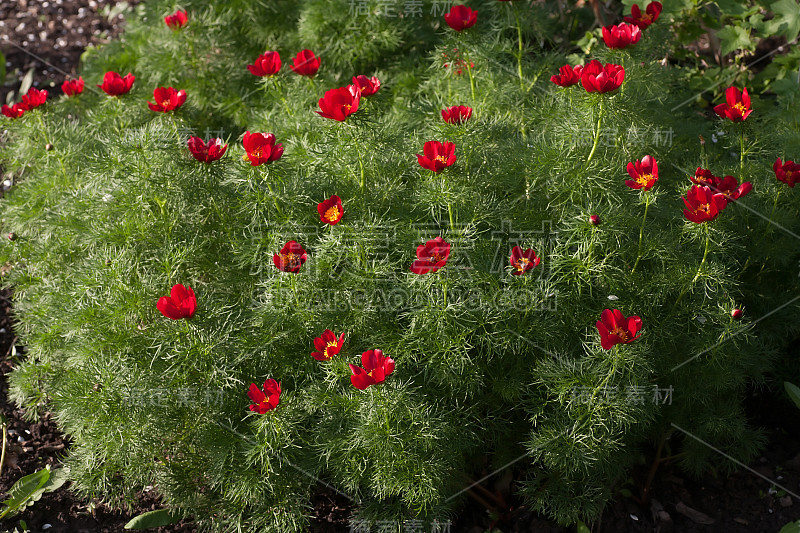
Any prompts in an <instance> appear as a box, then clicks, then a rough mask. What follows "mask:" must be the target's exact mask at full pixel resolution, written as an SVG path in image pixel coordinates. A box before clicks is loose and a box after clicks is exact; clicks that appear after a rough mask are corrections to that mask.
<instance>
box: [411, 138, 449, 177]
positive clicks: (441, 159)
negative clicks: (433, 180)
mask: <svg viewBox="0 0 800 533" xmlns="http://www.w3.org/2000/svg"><path fill="white" fill-rule="evenodd" d="M422 153H423V154H425V155H420V154H417V161H418V162H419V165H420V166H421V167H422V168H427V169H428V170H432V171H433V172H441V171H442V170H444V169H445V168H447V167H449V166H450V165H452V164H453V163H455V162H456V145H455V144H453V143H451V142H446V143H444V144H442V143H440V142H439V141H428V142H426V143H425V145H424V146H423V147H422Z"/></svg>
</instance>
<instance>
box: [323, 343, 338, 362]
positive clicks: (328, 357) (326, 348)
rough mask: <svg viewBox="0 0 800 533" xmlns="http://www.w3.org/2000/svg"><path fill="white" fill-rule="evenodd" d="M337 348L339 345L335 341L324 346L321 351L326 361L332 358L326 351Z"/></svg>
mask: <svg viewBox="0 0 800 533" xmlns="http://www.w3.org/2000/svg"><path fill="white" fill-rule="evenodd" d="M338 346H339V343H338V342H336V341H331V342H329V343H328V344H327V345H325V349H324V350H323V353H324V354H325V357H326V358H327V359H330V358H331V357H333V354H330V355H329V354H328V349H330V348H336V347H338Z"/></svg>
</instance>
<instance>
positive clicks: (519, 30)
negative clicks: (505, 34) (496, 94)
mask: <svg viewBox="0 0 800 533" xmlns="http://www.w3.org/2000/svg"><path fill="white" fill-rule="evenodd" d="M511 10H512V11H513V12H514V20H515V21H516V23H517V44H518V48H517V74H519V85H520V88H521V89H522V90H523V91H524V90H525V80H523V78H522V25H521V24H520V22H519V13H517V6H516V4H513V3H512V4H511Z"/></svg>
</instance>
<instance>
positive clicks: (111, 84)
mask: <svg viewBox="0 0 800 533" xmlns="http://www.w3.org/2000/svg"><path fill="white" fill-rule="evenodd" d="M135 79H136V76H134V75H133V74H131V73H130V72H128V73H127V74H126V75H125V77H122V76H120V75H119V74H117V73H116V72H113V71H111V72H106V74H105V76H103V83H101V84H100V85H98V87H100V89H102V91H103V92H104V93H106V94H107V95H109V96H121V95H123V94H128V92H129V91H130V90H131V87H133V82H134V80H135Z"/></svg>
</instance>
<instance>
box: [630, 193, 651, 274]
mask: <svg viewBox="0 0 800 533" xmlns="http://www.w3.org/2000/svg"><path fill="white" fill-rule="evenodd" d="M649 207H650V193H649V191H645V193H644V216H643V217H642V226H641V227H640V228H639V248H638V252H637V253H636V262H635V263H634V264H633V269H632V270H631V274H633V273H634V272H636V267H637V266H638V265H639V260H640V259H641V258H642V236H643V235H644V224H645V221H646V220H647V208H649Z"/></svg>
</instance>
